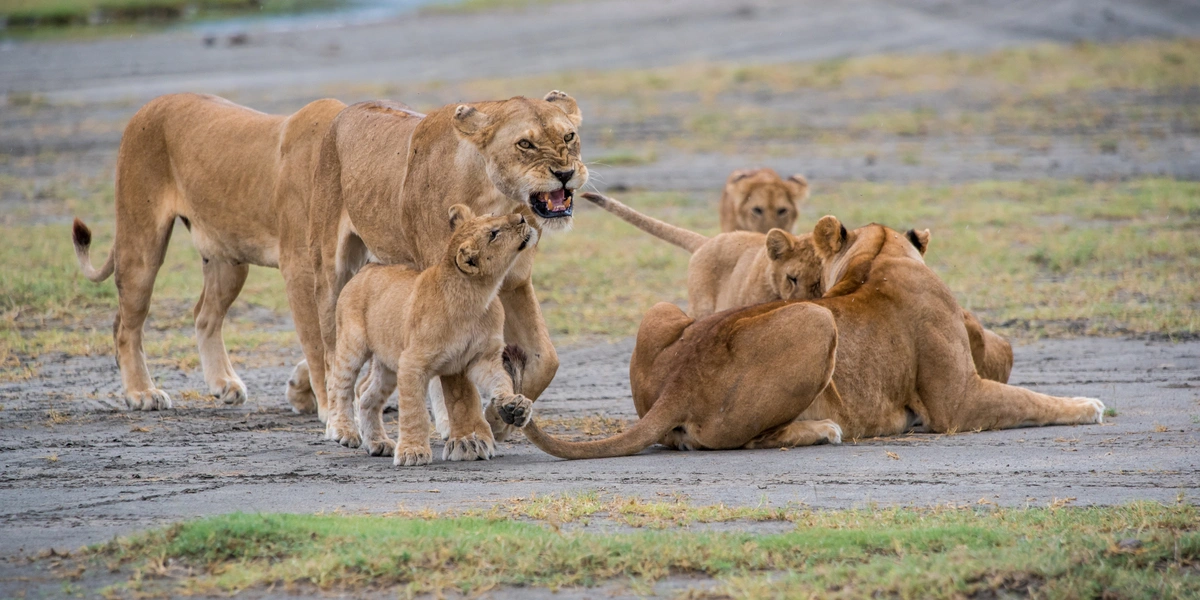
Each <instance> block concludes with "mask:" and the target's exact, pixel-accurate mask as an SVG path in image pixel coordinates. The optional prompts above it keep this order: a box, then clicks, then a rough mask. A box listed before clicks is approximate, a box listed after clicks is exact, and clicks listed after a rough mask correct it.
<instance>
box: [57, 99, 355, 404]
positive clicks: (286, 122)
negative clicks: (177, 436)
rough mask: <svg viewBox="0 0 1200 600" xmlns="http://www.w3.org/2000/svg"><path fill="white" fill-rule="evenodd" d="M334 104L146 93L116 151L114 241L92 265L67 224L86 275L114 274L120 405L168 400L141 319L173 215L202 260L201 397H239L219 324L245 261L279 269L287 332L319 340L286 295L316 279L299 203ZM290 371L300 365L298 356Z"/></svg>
mask: <svg viewBox="0 0 1200 600" xmlns="http://www.w3.org/2000/svg"><path fill="white" fill-rule="evenodd" d="M344 107H345V105H344V104H342V103H341V102H338V101H337V100H329V99H325V100H317V101H316V102H313V103H311V104H308V105H307V106H305V107H304V108H301V109H300V110H299V111H297V112H296V113H295V114H292V115H290V116H282V115H266V114H263V113H260V112H258V111H255V110H251V109H249V108H245V107H242V106H238V105H237V104H234V103H232V102H229V101H228V100H225V99H222V98H218V97H216V96H207V95H200V94H173V95H169V96H161V97H158V98H155V99H154V100H151V101H150V102H149V103H148V104H146V105H145V106H143V107H142V108H141V109H140V110H138V112H137V113H136V114H134V116H133V118H131V119H130V120H129V124H128V125H127V126H126V127H125V133H124V135H122V136H121V147H120V151H119V152H118V154H117V174H116V186H115V187H116V239H115V240H114V242H113V247H112V251H111V252H109V255H108V259H107V260H106V261H105V262H104V265H103V266H101V267H100V268H99V269H95V268H93V267H92V264H91V259H90V258H89V256H88V250H89V246H90V244H91V240H92V235H91V231H90V230H89V229H88V227H87V226H86V225H84V224H83V222H82V221H80V220H78V219H76V220H75V226H74V229H73V238H74V243H75V252H76V255H77V256H78V258H79V264H80V267H81V268H82V270H83V274H84V275H85V276H86V277H87V278H88V279H90V280H92V281H96V282H99V281H103V280H105V279H106V278H108V276H109V275H114V274H115V276H116V284H117V303H118V309H117V317H116V320H115V321H114V323H113V338H114V340H115V342H116V348H117V365H118V366H119V368H120V370H121V383H122V385H123V387H124V390H125V404H126V405H127V406H128V407H129V408H131V409H142V410H157V409H164V408H170V407H171V398H170V396H168V395H167V393H166V392H164V391H163V390H160V389H158V388H156V387H155V386H154V380H153V379H152V378H151V377H150V369H149V368H148V367H147V366H146V353H145V351H144V350H143V348H142V325H143V323H145V321H146V315H147V313H148V312H149V310H150V294H151V292H152V291H153V289H154V278H155V276H156V275H157V274H158V268H159V267H160V266H161V265H162V262H163V256H164V254H165V253H166V250H167V241H168V240H170V239H171V230H172V229H173V228H174V226H175V220H176V219H177V218H178V219H179V220H180V221H182V222H183V226H184V227H186V228H187V229H188V230H189V232H190V233H191V236H192V242H193V244H195V246H196V249H197V250H198V251H199V252H200V256H201V257H202V259H203V271H204V290H203V291H202V292H201V293H200V300H199V301H198V302H197V303H196V308H195V310H194V315H195V319H196V344H197V346H198V347H199V350H200V364H201V366H202V368H203V370H204V381H205V383H206V384H207V385H208V390H209V393H211V394H213V395H214V396H217V397H219V398H220V399H221V401H222V402H224V403H226V404H241V403H243V402H245V401H246V385H245V384H244V383H242V380H241V378H240V377H238V375H237V373H235V372H234V370H233V365H232V364H230V362H229V356H228V355H227V354H226V353H225V343H224V341H222V339H221V326H222V323H223V322H224V320H225V313H226V311H228V310H229V306H230V305H231V304H232V303H233V301H234V300H235V299H237V296H238V293H239V292H241V290H242V284H244V283H245V281H246V275H247V273H248V272H249V269H250V267H249V265H259V266H264V267H278V268H279V270H280V271H281V272H282V273H283V277H284V281H285V282H286V284H287V293H288V299H289V301H290V302H291V304H292V312H293V316H294V318H295V322H296V332H297V334H299V336H300V339H301V340H304V339H305V338H307V337H312V338H316V337H318V336H319V331H318V329H317V321H316V318H317V317H316V313H315V311H311V310H310V311H307V312H306V311H305V310H304V309H303V308H304V307H303V305H300V306H298V305H297V299H298V298H307V297H311V295H312V289H313V286H314V285H315V283H314V281H313V278H312V270H311V269H310V268H309V267H308V261H309V258H308V199H309V195H310V193H311V181H312V172H313V168H314V166H315V165H316V159H317V151H318V149H319V148H320V143H321V140H322V138H323V137H324V135H325V130H326V129H327V128H328V126H329V123H330V122H331V121H333V118H334V117H335V116H336V115H337V114H338V112H339V111H341V110H342V108H344ZM320 356H321V355H320V354H317V355H315V357H320ZM308 358H309V359H312V358H314V355H311V354H310V355H308ZM297 371H298V373H299V374H301V375H303V374H304V373H306V372H307V370H306V367H304V366H303V363H301V366H300V367H299V368H298V369H297ZM292 379H293V382H296V385H291V384H289V390H288V400H289V401H291V403H292V406H293V408H294V409H295V410H297V411H301V412H309V411H312V410H315V408H316V405H315V403H314V399H313V397H312V395H311V393H309V392H307V390H308V389H309V385H308V382H307V376H303V377H298V376H296V375H294V376H293V378H292Z"/></svg>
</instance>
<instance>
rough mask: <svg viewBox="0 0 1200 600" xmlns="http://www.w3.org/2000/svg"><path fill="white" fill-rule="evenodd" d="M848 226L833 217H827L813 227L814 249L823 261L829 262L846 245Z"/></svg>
mask: <svg viewBox="0 0 1200 600" xmlns="http://www.w3.org/2000/svg"><path fill="white" fill-rule="evenodd" d="M847 235H848V234H847V233H846V226H845V225H842V222H841V221H839V220H838V218H837V217H835V216H833V215H825V216H824V217H821V220H820V221H817V226H816V227H813V236H812V241H813V247H814V248H816V250H817V254H818V255H819V256H820V257H821V259H822V260H828V259H829V258H831V257H832V256H834V255H835V254H837V253H838V252H841V251H842V247H843V246H845V245H846V237H847Z"/></svg>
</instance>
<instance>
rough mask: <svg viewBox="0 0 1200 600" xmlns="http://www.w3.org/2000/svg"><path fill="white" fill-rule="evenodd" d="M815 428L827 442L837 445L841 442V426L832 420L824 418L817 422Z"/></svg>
mask: <svg viewBox="0 0 1200 600" xmlns="http://www.w3.org/2000/svg"><path fill="white" fill-rule="evenodd" d="M817 430H818V431H820V432H821V433H822V435H824V436H825V441H826V442H827V443H830V444H833V445H835V446H836V445H838V444H841V443H842V427H841V426H840V425H838V424H837V423H834V422H833V421H829V420H826V421H825V422H823V423H820V424H818V426H817Z"/></svg>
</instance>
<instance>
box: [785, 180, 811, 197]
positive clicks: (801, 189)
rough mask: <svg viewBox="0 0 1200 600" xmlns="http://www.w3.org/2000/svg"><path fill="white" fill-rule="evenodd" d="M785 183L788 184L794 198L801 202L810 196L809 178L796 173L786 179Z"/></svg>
mask: <svg viewBox="0 0 1200 600" xmlns="http://www.w3.org/2000/svg"><path fill="white" fill-rule="evenodd" d="M783 185H785V186H787V189H788V192H789V193H791V195H792V200H794V201H796V202H800V201H802V200H804V199H806V198H808V180H807V179H805V178H804V176H803V175H801V174H799V173H796V174H795V175H792V176H791V177H788V178H787V179H784V180H783Z"/></svg>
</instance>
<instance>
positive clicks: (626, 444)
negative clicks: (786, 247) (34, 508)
mask: <svg viewBox="0 0 1200 600" xmlns="http://www.w3.org/2000/svg"><path fill="white" fill-rule="evenodd" d="M921 238H922V236H921V235H920V234H918V233H917V232H915V231H909V232H908V233H906V234H902V233H900V232H898V231H895V230H892V229H889V228H887V227H884V226H882V225H868V226H866V227H862V228H859V229H856V230H854V231H852V232H848V231H846V228H845V227H844V226H842V224H841V223H840V222H839V221H838V220H837V219H836V218H834V217H825V218H823V219H821V220H820V221H819V222H818V223H817V226H816V227H815V228H814V230H813V237H812V241H813V244H814V246H815V248H816V249H817V253H818V255H819V256H820V257H821V263H822V268H821V288H822V290H823V291H824V292H825V293H824V297H822V298H821V299H819V300H813V301H805V302H799V303H797V302H775V303H769V304H761V305H756V306H752V307H749V308H745V309H741V310H736V311H729V312H724V313H717V314H715V315H712V316H710V317H707V318H704V319H700V320H695V319H691V318H689V317H688V316H687V315H685V314H683V312H682V311H680V310H679V308H678V307H675V306H674V305H671V304H666V303H660V304H658V305H656V306H655V307H654V308H653V309H651V311H650V312H649V313H647V314H646V317H645V318H644V319H643V320H642V325H641V329H640V330H639V331H638V338H637V346H636V347H635V349H634V354H633V360H632V361H631V362H630V366H629V374H630V384H631V386H632V389H633V398H634V404H635V405H636V408H637V411H638V415H639V416H641V417H643V418H642V420H640V421H639V422H638V423H636V424H635V425H634V426H633V427H631V428H630V429H629V430H627V431H625V432H623V433H622V434H620V435H618V436H614V437H613V438H610V439H608V440H601V441H596V442H584V443H578V444H576V443H568V442H564V441H561V440H557V439H555V438H553V437H551V436H548V435H546V434H545V433H544V432H542V431H541V430H540V429H538V428H537V425H536V424H535V422H534V421H533V420H530V422H529V424H528V425H527V426H526V427H525V434H526V437H528V438H529V439H530V440H531V441H532V442H533V443H534V444H536V445H537V446H538V447H539V448H542V449H543V450H545V451H546V452H549V453H550V454H553V455H555V456H559V457H562V458H588V457H602V456H620V455H626V454H632V453H636V452H639V451H641V450H642V449H644V448H646V447H647V446H649V445H650V444H653V443H655V442H659V443H662V444H664V445H667V446H670V447H674V448H685V449H701V448H728V447H735V446H734V445H733V444H734V443H736V442H739V441H742V440H758V441H763V440H771V441H772V442H773V441H776V440H783V441H785V442H788V443H793V442H794V443H795V444H797V445H798V444H799V443H802V442H808V441H810V440H814V439H818V440H819V439H821V438H819V437H817V436H814V435H813V433H812V432H813V429H814V428H815V427H818V426H821V425H823V424H825V423H827V421H826V420H831V421H833V422H834V423H836V424H837V425H838V426H839V427H840V429H841V433H842V435H845V436H847V437H850V438H864V437H874V436H881V435H895V434H899V433H903V432H905V431H908V430H910V429H912V428H914V427H915V426H917V425H921V426H923V427H924V428H927V429H928V430H930V431H933V432H938V433H946V432H957V431H977V430H983V429H1005V428H1011V427H1025V426H1039V425H1076V424H1090V423H1100V422H1101V421H1102V420H1103V415H1104V404H1103V403H1102V402H1100V401H1099V400H1097V399H1095V398H1062V397H1056V396H1049V395H1046V394H1041V393H1038V392H1034V391H1031V390H1027V389H1023V388H1019V387H1015V386H1010V385H1007V384H1003V383H999V382H996V381H991V380H987V379H983V378H981V377H980V376H979V374H978V373H977V372H976V368H975V364H974V362H973V360H972V356H971V343H970V339H969V336H968V334H967V328H966V326H965V325H964V324H963V315H962V308H961V307H959V306H958V303H957V301H955V299H954V295H953V294H952V293H951V292H950V290H949V289H948V288H947V287H946V285H945V284H944V283H943V282H942V281H941V279H939V278H938V276H937V275H936V274H934V272H933V271H932V270H930V269H929V267H927V266H926V265H925V261H924V259H923V257H922V254H921V251H920V249H919V248H918V244H920V242H921ZM796 307H811V310H812V311H813V312H812V313H810V314H812V315H814V317H813V320H819V319H817V318H816V317H815V315H817V314H818V312H817V311H816V309H818V308H819V309H823V310H828V311H829V313H830V315H828V316H826V315H824V314H823V313H820V314H821V315H822V317H825V318H828V317H829V316H831V317H832V319H833V322H834V323H835V329H834V330H833V331H835V332H836V333H835V336H836V340H837V343H836V346H837V353H836V362H837V366H836V369H835V370H834V372H833V378H832V384H830V385H826V384H827V383H829V381H828V380H827V379H825V378H823V377H820V376H818V375H817V374H816V373H817V372H819V371H820V369H821V368H823V367H825V366H827V365H828V366H832V365H833V361H834V355H833V353H832V347H833V345H832V344H831V345H830V348H831V350H830V352H829V353H828V354H826V353H824V352H819V351H815V350H813V349H810V350H808V351H806V352H799V353H798V352H795V344H797V342H796V341H795V340H796V339H797V338H799V339H803V340H814V339H815V340H825V339H826V336H828V335H829V332H830V329H829V327H828V325H820V324H819V323H813V322H805V323H804V324H803V327H801V326H796V325H795V324H790V323H789V324H788V326H787V327H786V328H781V327H778V326H777V324H775V323H773V321H774V318H773V317H771V315H776V314H779V313H780V312H783V311H787V310H790V309H794V308H796ZM756 319H761V320H762V321H764V322H768V323H771V324H772V327H771V328H770V329H769V330H767V331H768V333H766V334H764V335H763V337H761V338H758V339H756V340H755V343H754V344H749V345H747V344H741V343H739V342H740V341H741V340H742V339H743V338H740V337H739V334H740V333H741V332H742V331H743V330H749V329H751V327H750V325H751V324H753V323H757V322H758V321H756ZM746 357H748V358H750V359H751V360H754V359H761V360H768V358H767V357H773V358H771V359H769V360H774V361H778V363H777V364H778V365H779V366H776V367H775V368H774V370H766V371H758V370H752V371H747V372H746V375H745V376H741V373H740V371H738V370H731V371H725V370H722V369H721V367H720V365H721V364H722V363H723V362H730V363H733V362H737V363H738V364H745V362H744V361H745V360H746ZM785 364H786V365H788V366H787V367H784V366H782V365H785ZM789 369H794V370H795V371H797V372H803V373H804V374H805V375H804V377H805V379H804V380H803V381H801V380H796V379H795V377H794V376H793V374H792V372H791V371H790V370H789ZM759 378H766V379H767V381H759V380H758V379H759ZM774 380H782V381H783V383H780V384H776V385H781V386H792V387H794V389H796V390H798V391H797V392H796V393H792V394H791V395H786V396H780V397H770V398H758V399H757V400H756V399H753V398H746V397H745V396H743V395H742V394H741V388H742V387H744V386H754V387H758V388H764V389H763V391H760V392H759V393H760V394H770V393H776V394H784V393H785V392H784V391H783V390H784V389H787V388H784V387H781V388H777V389H775V390H771V389H769V387H768V386H770V385H772V384H774ZM811 390H817V392H816V393H817V394H818V395H817V396H816V398H815V399H813V397H811V396H809V395H808V393H809V392H810V391H811ZM726 397H728V398H730V401H728V402H715V403H714V402H712V401H709V400H707V399H721V398H726ZM694 398H695V399H697V400H693V399H694ZM742 403H748V404H747V405H748V407H749V408H750V409H751V410H744V409H743V408H742V406H741V405H742ZM767 410H770V411H774V412H766V413H764V414H758V415H757V416H756V417H755V419H756V420H755V421H753V422H752V424H753V425H754V427H749V428H748V425H747V422H746V420H747V419H748V418H749V415H751V414H755V413H756V412H758V411H767ZM793 414H799V415H800V416H799V418H797V419H796V420H787V418H788V417H790V416H791V415H793ZM502 416H504V415H502ZM755 427H762V429H760V430H759V431H757V432H754V431H751V429H754V428H755ZM734 433H736V435H734ZM825 439H828V438H825ZM743 443H746V442H743Z"/></svg>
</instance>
